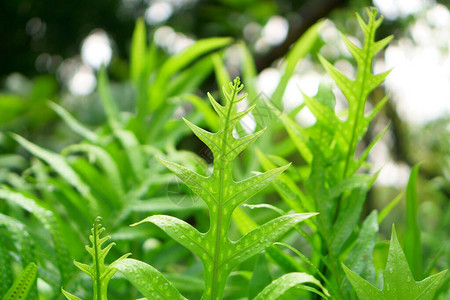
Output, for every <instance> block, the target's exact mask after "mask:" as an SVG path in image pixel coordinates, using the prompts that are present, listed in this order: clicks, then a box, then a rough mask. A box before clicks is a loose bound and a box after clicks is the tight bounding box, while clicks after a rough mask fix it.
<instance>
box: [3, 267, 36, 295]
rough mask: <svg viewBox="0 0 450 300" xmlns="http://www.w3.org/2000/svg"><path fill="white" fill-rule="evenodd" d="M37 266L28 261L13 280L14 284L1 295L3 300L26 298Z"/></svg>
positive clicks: (34, 277) (33, 280)
mask: <svg viewBox="0 0 450 300" xmlns="http://www.w3.org/2000/svg"><path fill="white" fill-rule="evenodd" d="M37 269H38V268H37V266H36V264H35V263H30V264H29V265H28V266H27V267H26V268H25V269H24V270H23V271H22V273H21V274H20V276H19V277H18V278H17V279H16V281H14V284H13V285H12V286H11V288H10V289H9V290H8V292H7V293H6V294H5V296H3V300H16V299H27V297H28V294H29V293H30V290H31V289H32V288H33V286H34V282H35V280H36V274H37Z"/></svg>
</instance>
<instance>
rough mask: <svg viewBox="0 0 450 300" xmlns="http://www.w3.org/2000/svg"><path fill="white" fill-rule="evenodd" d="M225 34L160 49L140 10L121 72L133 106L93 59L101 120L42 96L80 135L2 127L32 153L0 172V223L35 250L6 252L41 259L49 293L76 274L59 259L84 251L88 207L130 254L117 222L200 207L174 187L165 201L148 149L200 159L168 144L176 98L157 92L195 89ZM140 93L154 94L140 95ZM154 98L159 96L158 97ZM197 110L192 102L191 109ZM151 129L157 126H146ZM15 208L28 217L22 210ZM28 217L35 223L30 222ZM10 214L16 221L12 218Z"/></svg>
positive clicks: (173, 135)
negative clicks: (66, 138)
mask: <svg viewBox="0 0 450 300" xmlns="http://www.w3.org/2000/svg"><path fill="white" fill-rule="evenodd" d="M230 42H231V39H229V38H210V39H204V40H199V41H198V42H196V43H195V44H193V45H192V46H190V47H189V48H188V49H186V50H185V51H183V52H181V53H179V54H177V55H174V56H171V57H168V58H167V57H166V56H165V55H164V54H163V53H161V51H159V49H158V48H157V46H156V44H155V42H152V43H151V45H150V46H149V45H148V44H147V34H146V32H145V26H144V23H143V20H139V21H138V22H137V24H136V28H135V31H134V34H133V41H132V49H131V58H130V68H131V78H130V83H128V82H127V88H128V89H132V90H134V89H136V90H137V93H136V109H135V111H134V114H132V115H130V114H129V113H128V114H127V112H124V111H121V109H120V103H119V101H118V99H115V97H114V96H113V93H112V88H113V87H116V86H113V84H111V83H110V82H109V79H108V75H107V74H108V73H107V71H106V69H105V68H102V69H101V70H100V71H99V73H98V77H97V83H98V85H97V95H98V96H99V98H100V101H101V104H102V108H103V110H104V112H105V115H106V122H105V123H104V124H101V126H99V127H98V128H96V129H91V128H90V126H89V125H86V124H84V123H82V122H80V121H79V120H78V119H77V118H76V117H75V116H74V115H73V114H71V113H69V111H68V110H67V109H66V108H64V107H63V106H62V105H58V104H56V103H54V102H50V103H49V106H50V108H51V109H53V110H54V112H56V114H57V115H59V116H60V117H61V119H62V120H63V121H64V123H65V124H66V125H67V126H68V127H69V128H70V129H71V130H72V131H73V132H74V133H75V134H76V135H77V136H78V138H77V139H78V140H80V139H82V140H81V141H79V142H78V141H77V142H75V143H72V144H70V145H69V146H67V147H66V148H64V149H63V150H62V151H61V152H56V151H54V150H52V149H45V148H44V147H42V146H40V145H37V144H35V143H32V142H31V141H29V140H27V139H25V138H24V137H22V136H19V135H16V134H12V135H11V136H12V138H13V139H14V140H15V141H16V142H17V143H18V144H20V146H22V147H23V148H24V149H25V150H27V151H28V152H29V153H30V154H31V155H32V156H33V158H32V159H31V160H30V161H29V162H26V163H25V164H24V165H25V166H24V167H23V168H24V169H25V171H24V172H23V173H22V174H14V173H12V172H10V173H8V176H7V177H6V180H5V181H3V179H2V181H1V183H2V186H1V187H0V199H1V200H0V201H1V202H0V205H1V207H0V209H1V213H2V214H3V215H7V216H9V217H11V218H12V219H14V221H15V222H13V223H9V226H8V230H10V228H15V230H10V231H11V235H12V239H13V240H18V239H21V237H22V236H23V235H24V234H26V235H28V236H29V239H28V241H29V243H30V244H33V245H36V248H37V251H35V253H36V254H37V255H36V256H37V257H34V256H33V257H32V259H31V260H30V256H31V255H32V254H33V255H34V252H33V253H30V254H27V255H25V253H26V252H25V251H21V249H20V248H19V249H18V251H13V252H14V253H15V254H17V255H18V256H20V257H21V258H22V261H23V262H22V265H26V264H27V263H29V262H30V261H35V259H36V261H42V262H44V261H45V263H43V264H42V266H41V267H42V269H43V270H44V272H42V274H43V275H42V274H40V276H41V277H42V278H41V279H43V280H44V281H45V282H46V283H48V284H49V285H50V286H51V287H52V291H53V294H54V295H57V294H59V287H60V286H61V285H63V286H67V284H69V283H73V282H74V281H75V279H77V273H74V272H71V271H69V270H68V268H67V266H68V265H69V264H70V261H71V259H72V258H76V259H78V260H80V261H81V260H82V259H83V258H84V253H83V250H82V247H80V246H79V245H83V244H84V243H86V237H85V236H84V234H83V232H85V231H86V230H88V228H90V226H91V220H92V219H94V218H95V217H96V216H97V215H102V216H103V220H104V222H105V224H106V225H107V226H108V228H109V229H110V230H111V234H112V235H114V234H116V235H120V236H121V239H122V241H124V243H127V245H128V246H127V247H128V248H129V249H128V250H131V249H133V252H134V253H135V255H139V254H140V249H139V247H138V246H137V241H136V240H137V234H135V233H134V232H132V233H130V232H129V231H127V229H128V228H127V227H126V225H127V224H130V223H132V222H137V221H138V220H140V219H141V218H142V217H143V216H145V215H147V214H149V213H155V212H158V213H161V212H164V213H168V212H169V211H170V212H172V213H176V212H178V216H180V217H186V216H188V215H191V214H192V212H193V211H198V210H200V209H204V206H200V205H197V204H194V205H192V206H191V207H189V208H184V209H182V208H181V207H180V206H178V205H177V204H176V200H177V199H175V197H177V196H174V197H173V198H174V199H172V200H174V201H172V202H170V201H167V199H166V191H167V186H170V185H171V184H172V183H173V182H172V181H173V175H172V174H169V172H168V171H167V170H166V169H165V168H164V167H163V166H161V165H160V164H159V163H158V162H157V161H156V159H155V156H156V155H157V154H159V153H162V152H163V151H165V152H167V153H169V157H170V158H171V159H173V160H176V161H178V162H180V163H183V164H188V165H194V162H195V166H196V167H197V168H198V169H199V170H200V169H201V168H202V167H203V166H199V165H198V164H197V161H198V160H199V158H198V156H196V155H195V154H193V153H190V152H187V151H176V150H174V146H173V145H174V144H176V143H177V142H178V140H180V139H181V138H182V137H183V136H184V135H185V132H186V131H187V130H185V131H179V130H173V128H174V127H176V125H177V123H179V122H182V121H181V120H169V118H170V116H171V115H172V113H173V112H174V110H176V109H177V107H179V105H180V103H179V102H177V101H170V103H168V102H169V101H167V100H168V98H169V97H176V96H178V95H179V94H182V93H186V92H189V91H192V90H195V89H196V88H197V87H198V85H200V83H201V82H202V80H203V79H204V78H205V77H206V76H207V75H208V74H209V73H210V72H211V71H212V63H211V55H209V52H213V51H215V50H218V49H220V48H222V47H225V46H227V45H228V44H229V43H230ZM200 57H201V58H200ZM169 81H170V83H169ZM130 84H131V85H132V86H131V87H130V86H129V85H130ZM162 86H164V88H162ZM149 94H151V95H152V97H153V96H154V97H155V98H158V100H157V101H156V100H155V101H153V102H152V101H150V99H149ZM164 102H167V103H166V105H162V103H164ZM150 111H151V114H149V112H150ZM142 116H146V118H142ZM197 116H198V115H196V112H194V117H197ZM149 117H150V118H149ZM149 128H152V130H149ZM154 132H160V133H161V132H164V134H160V135H153V133H154ZM150 143H151V145H150ZM13 159H14V160H17V158H16V157H11V158H8V160H9V161H10V163H13V162H14V160H13ZM205 168H206V166H205ZM179 198H181V197H179ZM125 199H126V201H125ZM5 200H6V201H5ZM20 208H22V209H24V210H25V211H28V212H29V213H30V214H31V215H32V216H33V217H31V218H30V217H29V216H25V215H24V214H23V212H22V210H21V209H20ZM140 214H141V215H140ZM3 215H2V216H3ZM36 221H37V222H38V223H37V224H40V225H39V226H35V225H36ZM17 224H19V225H18V226H19V227H14V226H15V225H17ZM19 229H20V230H19ZM22 229H23V230H24V231H25V233H23V232H22V231H21V230H22ZM145 233H146V234H151V232H149V231H145ZM48 235H49V236H50V237H51V238H50V240H51V241H52V243H49V244H48V245H45V243H42V242H41V241H40V240H39V238H42V237H43V236H45V237H46V236H48ZM6 238H7V239H9V237H6ZM19 244H20V243H19ZM44 245H45V246H44ZM163 248H164V247H162V249H163ZM24 249H25V248H24ZM112 252H118V251H115V250H113V251H112ZM113 255H118V253H113ZM68 263H69V264H68ZM14 264H15V262H14V261H8V262H7V264H5V265H4V269H8V268H10V267H11V265H14ZM0 269H1V270H3V268H0ZM6 276H7V277H8V280H5V282H10V281H12V278H11V276H10V275H9V273H6V272H5V273H4V277H5V278H6ZM2 289H3V287H2ZM55 297H56V296H55Z"/></svg>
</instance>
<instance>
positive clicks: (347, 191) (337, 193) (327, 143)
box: [258, 9, 392, 299]
mask: <svg viewBox="0 0 450 300" xmlns="http://www.w3.org/2000/svg"><path fill="white" fill-rule="evenodd" d="M366 13H367V15H368V21H367V22H365V21H364V20H363V19H362V18H361V17H360V16H359V15H357V20H358V23H359V25H360V27H361V29H362V31H363V33H364V42H363V43H362V48H359V47H357V46H356V45H355V44H354V43H352V42H351V41H350V40H349V39H348V38H346V37H345V36H343V35H342V38H343V40H344V42H345V44H346V45H347V48H348V49H349V51H350V53H351V54H352V55H353V57H354V58H355V61H356V63H357V74H356V78H355V79H354V80H351V79H349V78H348V77H346V76H345V75H344V74H342V73H341V72H340V71H339V70H337V69H336V68H335V67H334V66H333V65H332V64H331V63H330V62H328V61H327V60H326V59H325V58H323V57H322V56H320V55H319V60H320V62H321V63H322V66H323V67H324V68H325V70H326V71H327V72H328V73H329V74H330V75H331V77H332V79H333V80H334V82H335V83H336V84H337V86H338V87H339V88H340V89H341V91H342V92H343V94H344V96H345V97H346V99H347V101H348V110H347V111H346V119H345V120H341V119H340V118H339V116H338V114H339V113H340V112H336V111H335V108H334V106H335V100H334V95H333V94H332V93H331V91H329V90H327V89H326V88H324V87H323V86H322V87H321V88H320V89H319V92H318V94H317V96H316V97H308V96H307V95H303V98H304V101H305V105H304V106H303V107H307V108H308V109H309V110H310V111H311V112H312V113H313V115H314V116H315V118H316V123H315V124H314V125H313V126H311V127H308V128H303V127H301V126H299V125H298V124H297V123H296V122H295V121H294V120H292V118H291V116H288V115H286V114H284V113H280V114H279V118H280V119H281V121H282V122H283V124H284V126H285V128H286V131H287V133H288V134H289V136H290V138H291V140H292V142H293V143H294V145H295V146H296V148H297V149H298V151H299V153H300V155H301V156H302V158H303V160H304V161H305V162H306V168H305V166H302V168H301V169H300V168H299V169H297V170H296V169H295V168H293V170H292V171H291V174H290V176H289V175H281V176H280V177H279V179H278V180H277V181H276V182H275V187H276V189H277V191H278V192H279V194H280V196H281V197H282V198H283V199H284V200H285V202H286V204H287V205H288V206H289V207H290V208H291V209H294V210H295V211H297V212H310V211H318V212H320V215H319V216H318V218H316V219H314V220H311V221H310V224H311V227H312V228H313V229H314V231H315V233H316V235H317V238H316V237H313V236H309V237H308V238H307V240H308V241H309V242H310V243H311V246H313V248H314V249H316V251H314V252H313V256H312V258H311V260H312V263H313V264H316V265H318V266H319V269H318V270H317V271H320V272H321V273H322V274H327V285H328V287H329V288H330V290H331V291H332V294H333V296H334V297H336V298H338V299H342V298H344V299H347V298H349V297H350V294H351V291H350V288H349V287H346V286H345V285H344V286H343V288H341V287H342V281H343V279H344V277H345V275H344V272H343V271H342V269H341V267H340V264H339V261H340V259H345V258H347V261H352V262H353V263H356V262H357V261H358V262H359V263H360V261H361V260H362V261H364V257H366V256H367V255H370V254H371V252H370V251H371V250H370V249H373V245H374V238H375V233H373V232H372V233H371V234H370V235H364V234H363V232H366V231H363V227H364V223H363V224H362V225H361V224H360V223H359V220H360V217H361V213H362V209H363V205H364V202H365V200H366V194H367V191H368V190H369V188H370V186H371V185H372V183H373V182H374V181H375V179H376V175H377V174H375V175H373V176H372V175H369V174H364V173H363V172H358V173H357V171H362V169H363V168H362V167H364V168H365V169H366V170H367V167H366V166H367V165H364V163H365V161H366V159H367V157H368V155H369V152H370V150H371V149H372V147H373V146H374V144H375V143H376V142H377V141H378V140H379V139H380V138H381V137H382V136H383V134H384V133H385V132H386V130H383V131H382V132H381V133H380V134H379V135H378V136H377V137H376V138H375V140H374V141H373V142H372V143H371V144H370V145H368V146H367V148H366V149H364V150H363V152H362V154H361V155H360V156H359V157H356V147H357V145H358V143H359V142H360V141H361V140H362V138H363V137H364V135H365V134H366V132H367V130H368V127H369V124H370V122H371V120H372V119H373V117H374V116H375V115H376V114H377V112H378V111H379V110H380V109H381V108H382V107H383V105H384V103H386V101H387V97H385V98H384V99H382V100H381V101H379V103H378V104H377V105H376V106H375V108H374V109H373V110H372V111H371V112H370V113H369V114H365V107H366V101H367V99H368V97H369V95H370V93H371V92H372V91H373V90H374V89H375V88H376V87H377V86H378V85H379V84H381V82H382V81H383V80H384V79H385V78H386V76H387V75H388V73H389V71H388V72H384V73H380V74H373V73H372V65H373V60H374V56H375V55H376V54H377V53H378V52H379V51H381V50H382V49H383V48H384V47H385V46H386V45H387V44H388V43H389V42H390V41H391V39H392V36H388V37H386V38H384V39H382V40H380V41H375V34H376V30H377V28H378V27H379V26H380V24H381V22H382V17H378V16H377V10H376V9H367V10H366ZM258 156H259V158H260V161H261V163H262V164H263V166H264V167H265V169H268V168H272V167H274V166H276V165H280V164H281V163H283V161H284V159H283V158H281V157H274V156H266V155H264V154H262V153H261V152H259V153H258ZM295 178H297V180H298V181H301V184H302V186H303V187H304V189H302V188H299V187H298V185H297V182H296V180H295ZM373 220H375V223H376V222H377V220H376V217H375V218H374V217H373V216H370V218H369V217H368V219H366V222H365V223H366V226H367V228H374V225H373ZM371 224H372V225H371ZM375 225H376V228H378V227H377V224H375ZM361 226H362V227H361ZM358 227H359V228H360V229H361V231H360V234H359V235H357V234H355V228H358ZM364 242H366V243H368V245H371V246H370V247H360V248H357V247H356V246H355V245H358V244H359V243H364ZM352 248H353V251H352ZM350 251H352V252H351V253H350ZM349 253H350V254H349ZM317 271H316V272H317ZM359 271H360V272H364V273H368V274H371V275H370V277H371V278H373V279H374V274H375V272H374V268H373V265H372V264H371V262H370V261H364V262H363V263H360V265H359Z"/></svg>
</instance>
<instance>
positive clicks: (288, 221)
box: [135, 78, 316, 300]
mask: <svg viewBox="0 0 450 300" xmlns="http://www.w3.org/2000/svg"><path fill="white" fill-rule="evenodd" d="M242 89H243V85H242V84H241V81H240V79H239V78H236V79H235V80H234V82H233V83H230V90H231V93H229V92H228V91H227V90H226V89H225V87H224V88H223V94H224V95H225V103H224V105H223V106H222V105H220V104H219V103H218V102H217V101H216V100H215V99H214V98H213V97H212V96H211V95H210V94H208V97H209V100H210V101H211V104H212V106H213V108H214V110H215V111H216V112H217V114H218V115H219V119H220V124H219V130H218V131H217V132H216V133H211V132H208V131H206V130H203V129H201V128H199V127H197V126H196V125H194V124H192V123H191V122H189V121H187V120H185V122H186V123H187V125H188V126H189V127H190V128H191V130H192V131H193V132H194V134H195V135H196V136H197V137H198V138H199V139H201V140H202V141H203V142H204V143H205V144H206V145H207V146H208V147H209V148H210V149H211V151H212V153H213V155H214V168H213V172H212V174H211V175H210V176H208V177H205V176H202V175H200V174H198V173H196V172H194V171H191V170H189V169H187V168H185V167H183V166H180V165H178V164H175V163H172V162H169V161H166V160H163V159H160V161H161V162H162V163H163V164H164V165H165V166H166V167H167V168H169V169H170V170H172V171H173V172H174V173H175V174H176V175H177V176H178V177H179V178H180V179H181V180H182V181H183V182H184V183H185V184H186V185H187V186H189V187H190V188H191V189H192V190H193V191H194V192H195V193H196V194H197V195H198V196H199V197H200V198H202V199H203V201H205V202H206V204H207V206H208V209H209V216H210V228H209V230H208V231H207V232H206V233H202V232H199V231H198V230H197V229H195V228H194V227H192V226H191V225H189V224H188V223H186V222H184V221H182V220H180V219H177V218H174V217H171V216H165V215H155V216H151V217H148V218H146V219H144V220H142V221H141V222H139V223H137V224H135V225H138V224H141V223H143V222H150V223H153V224H155V225H156V226H158V227H160V228H161V229H162V230H163V231H165V232H166V233H167V234H168V235H169V236H171V237H172V238H173V239H175V240H176V241H177V242H179V243H180V244H181V245H183V246H184V247H186V248H187V249H189V250H190V251H191V252H193V253H194V254H196V255H197V256H198V257H199V258H200V260H201V261H202V263H203V269H204V278H205V290H204V293H203V296H202V299H204V300H206V299H214V300H216V299H222V297H223V293H224V289H225V284H226V281H227V278H228V276H229V274H230V272H231V271H232V270H233V268H234V267H236V266H237V265H239V264H240V263H242V262H244V261H245V260H247V259H248V258H250V257H252V256H254V255H256V254H258V253H260V252H261V251H262V250H264V249H265V248H266V247H268V246H269V245H271V244H272V243H273V242H275V241H276V240H277V239H279V238H280V237H282V236H283V235H284V234H285V233H286V232H287V231H289V229H291V228H292V227H293V226H294V225H296V224H297V223H299V222H301V221H303V220H305V219H307V218H310V217H312V216H314V215H316V213H303V214H291V215H284V216H281V217H279V218H276V219H274V220H272V221H269V222H267V223H266V224H264V225H261V226H259V227H257V228H255V229H254V230H252V231H250V232H249V233H247V234H246V235H245V236H243V237H242V238H241V239H239V240H238V241H232V240H230V239H229V238H228V230H229V226H230V220H231V215H232V214H233V211H234V210H235V209H236V207H237V206H238V205H240V204H241V203H243V202H245V201H247V200H248V199H249V198H250V197H252V196H253V195H255V194H256V193H258V192H259V191H261V190H262V189H263V188H265V187H266V186H267V185H268V184H269V183H270V182H271V181H272V180H274V179H275V178H276V177H277V176H278V175H279V174H280V173H282V172H283V171H284V170H286V169H287V168H288V167H289V165H285V166H282V167H279V168H276V169H272V170H269V171H267V172H265V173H261V174H258V175H254V176H252V177H250V178H247V179H245V180H242V181H239V182H236V181H234V180H233V176H232V166H233V161H234V160H235V158H236V157H237V156H238V155H239V153H241V152H242V151H243V150H244V149H246V148H247V147H248V146H250V145H251V144H252V143H253V142H254V141H255V140H256V139H257V138H258V137H259V136H260V135H261V134H262V133H263V131H264V130H261V131H258V132H256V133H253V134H250V135H248V136H245V137H242V138H239V139H236V138H234V137H233V128H234V127H235V125H236V124H237V123H238V122H239V120H240V119H242V118H243V117H244V116H245V115H247V114H248V113H249V112H250V111H251V110H252V109H253V107H250V108H249V109H247V110H245V111H242V112H237V111H236V104H237V103H238V102H240V101H242V100H243V99H244V98H245V97H246V95H242V96H239V95H238V94H239V93H240V92H241V91H242Z"/></svg>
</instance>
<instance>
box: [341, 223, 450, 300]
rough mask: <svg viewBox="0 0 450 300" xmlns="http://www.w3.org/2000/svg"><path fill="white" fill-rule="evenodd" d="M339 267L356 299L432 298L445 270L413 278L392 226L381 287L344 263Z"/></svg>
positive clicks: (427, 299) (423, 299)
mask: <svg viewBox="0 0 450 300" xmlns="http://www.w3.org/2000/svg"><path fill="white" fill-rule="evenodd" d="M343 268H344V271H345V273H346V274H347V278H348V280H349V281H350V283H351V284H352V286H353V288H354V289H355V291H356V294H357V295H358V298H359V299H360V300H369V299H380V300H384V299H386V300H388V299H389V300H394V299H398V300H400V299H416V300H430V299H434V298H433V296H434V294H435V292H436V290H437V288H438V287H439V285H440V283H441V282H442V281H443V279H444V276H445V273H446V272H447V270H445V271H442V272H440V273H438V274H435V275H432V276H430V277H427V278H425V279H424V280H422V281H415V280H414V277H413V274H412V273H411V270H410V268H409V265H408V262H407V261H406V257H405V254H404V253H403V250H402V248H401V247H400V244H399V242H398V239H397V234H396V232H395V227H392V236H391V243H390V247H389V254H388V260H387V263H386V268H385V269H384V273H383V277H384V285H383V290H382V291H380V290H379V289H377V288H376V287H374V286H373V285H372V284H370V283H369V282H367V281H366V280H365V279H363V278H361V277H360V276H359V275H357V274H356V273H355V272H353V271H352V270H350V269H349V268H347V267H346V266H345V265H343Z"/></svg>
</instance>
